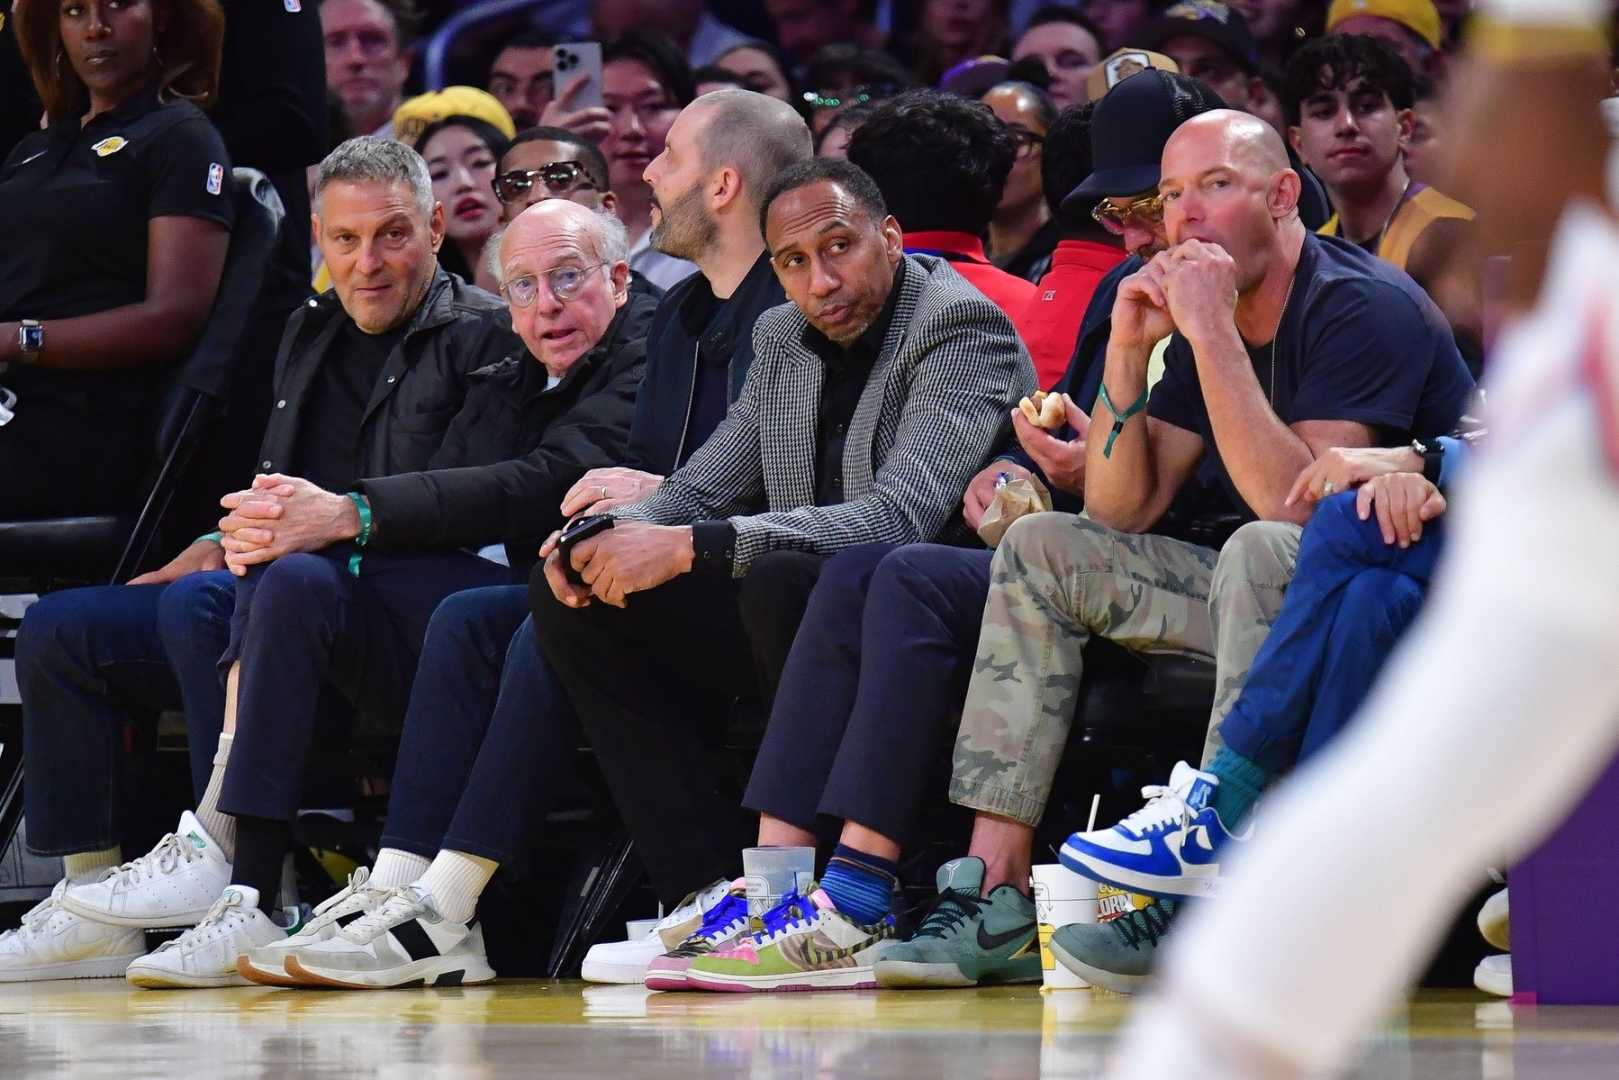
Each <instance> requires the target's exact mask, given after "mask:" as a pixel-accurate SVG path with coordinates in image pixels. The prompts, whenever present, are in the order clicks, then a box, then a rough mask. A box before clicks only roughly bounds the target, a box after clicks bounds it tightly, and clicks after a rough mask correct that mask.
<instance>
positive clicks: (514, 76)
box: [488, 30, 552, 131]
mask: <svg viewBox="0 0 1619 1080" xmlns="http://www.w3.org/2000/svg"><path fill="white" fill-rule="evenodd" d="M551 45H552V41H551V38H550V36H549V35H548V34H546V33H545V32H544V31H541V30H528V31H525V32H524V33H521V34H518V35H517V36H516V37H514V38H512V39H511V40H510V41H508V42H506V44H505V45H504V46H502V47H501V50H500V52H498V53H496V54H495V60H494V63H492V64H490V65H489V86H488V89H489V92H490V93H491V94H493V95H495V97H496V98H498V99H499V100H500V103H501V104H502V105H504V106H506V111H507V112H509V113H511V116H512V123H514V124H516V125H517V128H518V130H519V131H521V130H524V129H526V128H531V127H534V126H535V125H537V124H538V123H539V122H540V113H541V111H542V110H544V109H545V107H546V106H547V105H550V104H551V89H552V84H551Z"/></svg>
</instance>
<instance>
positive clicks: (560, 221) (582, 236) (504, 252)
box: [488, 199, 629, 280]
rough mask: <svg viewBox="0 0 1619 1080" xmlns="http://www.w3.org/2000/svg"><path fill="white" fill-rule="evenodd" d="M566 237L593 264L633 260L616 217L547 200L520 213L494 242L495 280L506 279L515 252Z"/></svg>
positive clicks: (491, 246) (565, 201)
mask: <svg viewBox="0 0 1619 1080" xmlns="http://www.w3.org/2000/svg"><path fill="white" fill-rule="evenodd" d="M563 237H566V238H567V240H568V241H569V242H571V243H572V244H573V245H575V246H577V247H578V248H579V249H580V250H582V251H585V252H588V253H589V254H590V256H591V258H592V260H593V261H597V262H602V263H605V264H607V265H609V266H611V265H612V264H613V263H618V262H627V261H628V260H629V238H628V236H627V235H626V234H625V231H624V224H623V222H621V221H619V220H618V218H617V217H616V216H615V215H613V214H610V213H607V212H605V211H602V210H597V209H592V208H590V207H588V206H582V205H580V204H579V203H576V202H572V201H570V200H568V199H546V200H545V201H544V202H538V203H535V204H534V205H533V206H531V207H529V208H528V209H527V210H524V211H523V212H522V213H521V214H518V215H517V217H516V218H514V219H513V220H512V223H511V224H510V225H508V226H506V227H505V228H504V229H502V230H501V231H500V232H498V233H496V234H495V236H494V238H493V239H492V240H491V241H490V243H489V247H488V259H489V261H490V264H491V269H492V270H493V271H494V274H495V277H496V278H499V279H501V280H505V278H506V276H507V275H506V268H507V265H508V263H509V262H510V260H511V258H512V256H513V255H514V254H515V253H517V252H520V251H525V250H531V249H533V248H534V247H535V246H536V245H540V246H543V245H546V244H548V243H549V242H551V241H554V240H557V239H559V238H563Z"/></svg>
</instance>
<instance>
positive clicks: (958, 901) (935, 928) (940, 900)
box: [914, 888, 989, 938]
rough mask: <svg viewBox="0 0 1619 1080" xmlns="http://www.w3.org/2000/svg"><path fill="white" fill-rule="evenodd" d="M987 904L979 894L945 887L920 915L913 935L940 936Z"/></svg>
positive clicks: (974, 914) (973, 915) (971, 916)
mask: <svg viewBox="0 0 1619 1080" xmlns="http://www.w3.org/2000/svg"><path fill="white" fill-rule="evenodd" d="M988 904H989V901H988V900H985V899H984V898H983V897H981V896H973V895H972V894H970V893H964V892H957V891H956V890H955V889H950V888H947V889H945V890H944V892H942V893H940V894H939V895H938V896H937V897H936V898H934V901H933V906H932V907H930V908H928V911H927V914H926V915H924V916H923V917H922V925H921V926H919V927H917V928H916V934H915V935H914V936H915V937H936V938H942V937H944V936H945V935H946V934H948V933H949V932H950V931H951V930H954V929H955V928H956V927H957V926H960V925H961V924H962V922H964V921H965V920H967V919H970V918H973V917H975V916H976V915H977V914H978V913H979V912H980V911H981V910H983V909H984V908H985V907H986V906H987V905H988Z"/></svg>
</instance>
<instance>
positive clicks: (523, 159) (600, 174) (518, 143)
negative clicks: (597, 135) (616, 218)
mask: <svg viewBox="0 0 1619 1080" xmlns="http://www.w3.org/2000/svg"><path fill="white" fill-rule="evenodd" d="M498 170H499V171H498V173H497V174H496V176H495V182H494V189H495V197H496V198H498V199H499V200H500V205H501V206H502V207H503V208H504V210H505V216H506V220H507V221H516V220H517V215H518V214H521V213H522V212H523V211H524V210H527V209H528V208H529V207H531V206H533V205H534V204H535V203H538V202H544V201H545V200H546V199H567V200H568V201H569V202H576V203H578V204H579V205H580V206H588V207H590V208H591V209H592V210H604V211H606V212H607V213H609V214H617V213H618V196H617V195H616V194H614V193H613V189H612V188H611V187H610V186H609V184H608V181H607V174H608V168H607V158H606V157H604V156H603V155H602V152H601V151H600V150H599V149H597V147H596V145H595V144H594V143H592V142H590V141H589V140H588V139H584V138H581V137H580V136H578V135H576V134H574V133H573V132H571V131H568V130H567V129H565V128H555V127H537V128H530V129H529V130H527V131H524V132H520V133H519V134H518V136H517V138H515V139H513V140H512V142H511V146H510V147H508V148H507V150H506V152H505V153H504V154H502V155H501V158H500V164H499V166H498ZM630 292H631V293H634V294H638V295H644V296H648V297H650V298H652V299H653V300H661V299H662V298H663V290H662V289H660V288H658V286H656V285H654V284H652V282H650V281H648V280H647V279H646V278H645V277H643V276H642V275H640V274H638V273H636V272H635V271H633V270H631V271H630Z"/></svg>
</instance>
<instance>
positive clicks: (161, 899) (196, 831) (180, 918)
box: [62, 810, 231, 929]
mask: <svg viewBox="0 0 1619 1080" xmlns="http://www.w3.org/2000/svg"><path fill="white" fill-rule="evenodd" d="M230 869H231V864H230V860H229V859H227V858H225V853H224V852H223V851H221V850H220V848H219V845H218V844H216V843H215V842H214V840H213V838H212V837H210V836H209V835H208V830H206V829H204V828H203V827H202V823H201V822H199V821H198V820H197V819H196V817H195V816H193V814H192V813H191V811H189V810H187V811H185V812H184V813H182V814H181V815H180V825H179V828H177V829H175V831H174V832H171V833H170V834H169V835H167V836H165V837H164V838H163V839H161V840H159V841H158V842H157V846H156V847H154V848H153V849H152V850H151V851H149V852H147V853H146V854H145V855H142V856H141V857H140V858H138V859H136V860H134V861H133V862H126V863H125V864H124V865H122V866H120V867H118V868H117V869H115V870H109V871H108V872H107V874H106V876H104V877H103V878H102V879H101V880H100V881H95V882H91V883H89V884H86V885H73V886H69V888H68V890H67V892H65V893H63V894H62V906H63V907H65V908H67V909H68V910H69V911H71V912H73V914H75V915H82V916H84V917H85V918H86V919H94V920H95V921H96V922H104V923H112V924H113V925H115V926H139V927H144V928H147V929H158V928H161V927H165V926H195V925H196V924H197V923H198V922H199V921H201V919H202V918H203V916H205V915H207V914H208V912H209V910H210V909H211V908H212V907H213V905H214V901H216V900H218V899H219V894H220V893H222V892H224V890H225V886H227V885H229V884H230Z"/></svg>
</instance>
